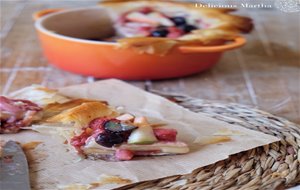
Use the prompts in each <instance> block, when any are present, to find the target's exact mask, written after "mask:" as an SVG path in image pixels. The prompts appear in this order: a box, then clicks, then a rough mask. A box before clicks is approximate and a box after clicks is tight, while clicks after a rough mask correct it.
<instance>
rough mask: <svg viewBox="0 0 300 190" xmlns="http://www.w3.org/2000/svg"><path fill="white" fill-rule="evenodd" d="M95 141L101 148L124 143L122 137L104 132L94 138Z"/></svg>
mask: <svg viewBox="0 0 300 190" xmlns="http://www.w3.org/2000/svg"><path fill="white" fill-rule="evenodd" d="M95 141H96V143H98V144H100V145H102V146H105V147H112V146H114V145H115V144H121V143H122V142H124V141H126V139H124V138H123V136H122V135H120V134H118V133H109V132H104V133H100V134H99V135H98V136H97V137H96V138H95Z"/></svg>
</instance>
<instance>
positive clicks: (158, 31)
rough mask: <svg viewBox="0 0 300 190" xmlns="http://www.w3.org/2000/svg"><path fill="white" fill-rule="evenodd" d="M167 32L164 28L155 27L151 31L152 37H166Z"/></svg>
mask: <svg viewBox="0 0 300 190" xmlns="http://www.w3.org/2000/svg"><path fill="white" fill-rule="evenodd" d="M168 34H169V31H168V30H167V29H166V28H157V29H156V30H154V31H152V32H151V36H152V37H166V36H167V35H168Z"/></svg>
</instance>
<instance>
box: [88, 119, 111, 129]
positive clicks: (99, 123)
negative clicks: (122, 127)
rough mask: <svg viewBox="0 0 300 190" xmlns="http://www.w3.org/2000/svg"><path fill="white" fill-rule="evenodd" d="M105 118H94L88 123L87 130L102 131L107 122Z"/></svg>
mask: <svg viewBox="0 0 300 190" xmlns="http://www.w3.org/2000/svg"><path fill="white" fill-rule="evenodd" d="M109 120H110V119H107V118H96V119H94V120H92V121H91V122H90V123H89V128H91V129H92V130H93V131H96V130H99V131H100V132H102V131H104V127H103V125H104V124H105V123H106V122H107V121H109Z"/></svg>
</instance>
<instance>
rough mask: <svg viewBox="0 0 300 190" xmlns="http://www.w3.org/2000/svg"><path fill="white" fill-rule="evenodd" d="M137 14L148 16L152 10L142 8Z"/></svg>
mask: <svg viewBox="0 0 300 190" xmlns="http://www.w3.org/2000/svg"><path fill="white" fill-rule="evenodd" d="M139 12H140V13H143V14H149V13H151V12H153V9H152V8H151V7H143V8H141V9H140V10H139Z"/></svg>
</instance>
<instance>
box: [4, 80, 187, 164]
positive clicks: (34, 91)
mask: <svg viewBox="0 0 300 190" xmlns="http://www.w3.org/2000/svg"><path fill="white" fill-rule="evenodd" d="M12 98H18V99H23V100H22V102H24V101H26V102H31V104H32V105H34V108H36V107H37V108H39V109H37V111H39V112H41V117H40V118H39V120H37V121H36V123H35V124H34V125H31V126H29V124H28V125H27V127H25V126H24V127H25V129H31V130H35V131H37V132H40V133H44V134H51V135H54V136H59V137H61V138H62V139H63V141H65V143H67V144H68V145H70V146H72V147H73V148H74V150H76V151H77V153H78V154H79V155H81V156H83V157H85V158H90V159H102V160H108V161H123V160H131V159H133V157H134V156H161V155H172V154H185V153H188V152H189V147H188V145H187V144H186V143H184V142H181V141H178V140H177V139H176V136H177V130H176V129H173V128H169V127H166V124H153V123H151V122H149V121H148V119H147V118H146V117H145V116H134V115H133V114H130V113H126V112H125V111H124V109H121V108H114V107H111V106H110V105H109V104H108V103H107V102H105V101H99V100H89V99H70V98H68V97H64V96H63V95H60V94H59V93H58V92H56V91H55V90H50V89H47V88H44V87H40V86H31V87H27V88H25V89H22V90H20V91H18V92H16V93H14V94H13V97H12ZM25 98H26V100H24V99H25ZM6 99H7V100H10V101H13V100H12V99H8V98H6ZM19 101H20V100H19ZM33 102H36V103H33ZM1 107H2V103H1ZM1 127H2V126H1ZM24 127H23V128H24ZM15 132H17V131H15Z"/></svg>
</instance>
